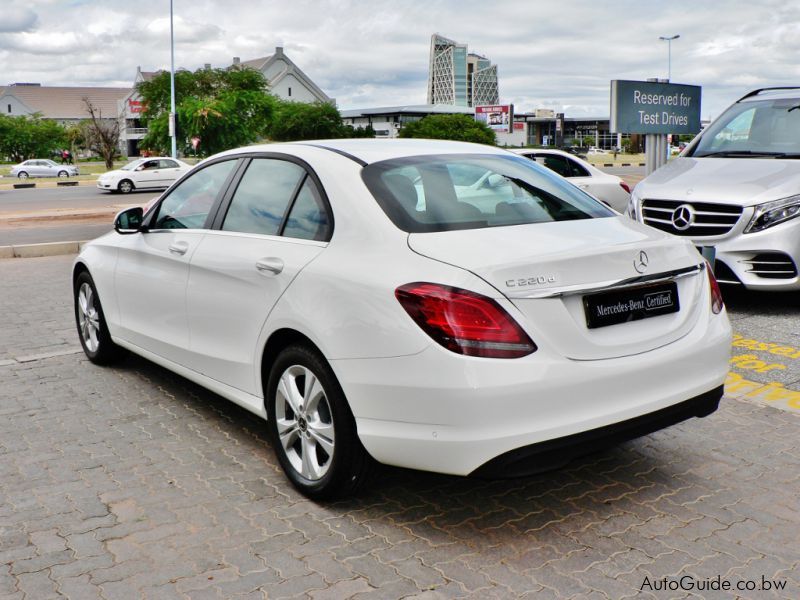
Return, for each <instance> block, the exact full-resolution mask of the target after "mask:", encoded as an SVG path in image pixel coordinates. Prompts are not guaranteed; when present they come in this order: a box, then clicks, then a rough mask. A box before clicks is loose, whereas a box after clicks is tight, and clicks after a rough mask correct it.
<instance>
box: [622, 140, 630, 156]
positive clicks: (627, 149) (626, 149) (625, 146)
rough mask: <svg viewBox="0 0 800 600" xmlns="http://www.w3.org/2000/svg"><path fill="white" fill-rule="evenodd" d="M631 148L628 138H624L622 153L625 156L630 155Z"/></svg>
mask: <svg viewBox="0 0 800 600" xmlns="http://www.w3.org/2000/svg"><path fill="white" fill-rule="evenodd" d="M631 146H632V142H631V140H630V138H625V139H623V140H622V151H623V152H624V153H625V154H630V153H631Z"/></svg>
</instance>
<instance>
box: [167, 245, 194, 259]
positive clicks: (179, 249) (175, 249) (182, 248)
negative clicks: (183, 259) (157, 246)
mask: <svg viewBox="0 0 800 600" xmlns="http://www.w3.org/2000/svg"><path fill="white" fill-rule="evenodd" d="M188 249H189V244H188V243H187V242H172V243H171V244H170V245H169V251H170V252H172V253H173V254H178V255H180V256H183V255H184V254H186V251H187V250H188Z"/></svg>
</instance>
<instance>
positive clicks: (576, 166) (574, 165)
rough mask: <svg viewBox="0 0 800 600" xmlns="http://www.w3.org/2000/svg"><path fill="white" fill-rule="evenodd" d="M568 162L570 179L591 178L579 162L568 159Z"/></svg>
mask: <svg viewBox="0 0 800 600" xmlns="http://www.w3.org/2000/svg"><path fill="white" fill-rule="evenodd" d="M566 161H567V163H569V170H570V175H569V176H570V177H591V174H590V173H589V171H587V170H586V169H585V168H584V167H583V165H582V164H580V163H579V162H578V161H576V160H572V159H571V158H567V159H566Z"/></svg>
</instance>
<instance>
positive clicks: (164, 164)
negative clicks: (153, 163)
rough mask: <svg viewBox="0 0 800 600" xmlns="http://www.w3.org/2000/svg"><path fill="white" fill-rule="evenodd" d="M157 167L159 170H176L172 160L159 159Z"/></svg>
mask: <svg viewBox="0 0 800 600" xmlns="http://www.w3.org/2000/svg"><path fill="white" fill-rule="evenodd" d="M158 165H159V166H158V168H159V169H177V168H178V163H176V162H175V161H174V160H165V159H161V160H160V161H158Z"/></svg>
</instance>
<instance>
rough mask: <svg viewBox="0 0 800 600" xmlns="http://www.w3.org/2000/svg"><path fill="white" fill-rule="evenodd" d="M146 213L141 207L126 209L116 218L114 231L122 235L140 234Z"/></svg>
mask: <svg viewBox="0 0 800 600" xmlns="http://www.w3.org/2000/svg"><path fill="white" fill-rule="evenodd" d="M143 217H144V211H143V210H142V207H141V206H134V207H132V208H126V209H125V210H123V211H121V212H119V213H117V216H116V217H114V231H116V232H117V233H120V234H122V235H127V234H130V233H139V232H140V231H141V230H142V221H143Z"/></svg>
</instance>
